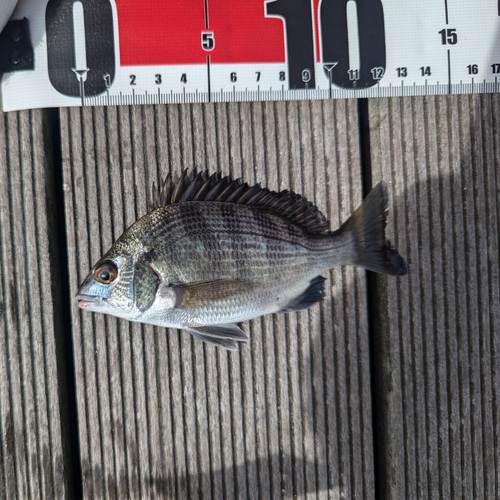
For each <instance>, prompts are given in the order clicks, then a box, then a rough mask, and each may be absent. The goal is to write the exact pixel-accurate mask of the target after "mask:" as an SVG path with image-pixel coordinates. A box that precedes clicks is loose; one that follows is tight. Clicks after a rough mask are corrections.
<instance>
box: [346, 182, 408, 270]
mask: <svg viewBox="0 0 500 500" xmlns="http://www.w3.org/2000/svg"><path fill="white" fill-rule="evenodd" d="M386 217H387V186H386V184H385V182H384V181H382V182H380V183H379V184H377V185H376V186H375V187H374V188H373V189H372V190H371V191H370V192H369V193H368V196H367V197H366V198H365V199H364V200H363V203H362V204H361V206H360V207H358V208H357V210H356V211H355V212H354V213H353V214H352V215H351V217H350V218H349V219H348V220H347V221H346V222H345V223H344V224H343V225H342V227H341V228H340V230H339V231H342V232H344V231H351V232H352V234H353V235H354V239H355V242H354V256H353V259H352V261H351V262H350V263H351V264H352V265H354V266H359V267H364V268H365V269H369V270H370V271H375V272H377V273H382V274H390V275H393V276H403V275H404V274H406V273H407V272H408V269H407V267H406V262H405V261H404V259H403V257H401V255H399V253H398V251H397V250H396V249H395V248H394V247H393V246H392V245H391V243H390V241H389V240H386V238H385V226H386Z"/></svg>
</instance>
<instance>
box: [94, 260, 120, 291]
mask: <svg viewBox="0 0 500 500" xmlns="http://www.w3.org/2000/svg"><path fill="white" fill-rule="evenodd" d="M117 275H118V270H117V269H116V266H115V265H114V264H113V262H104V263H103V264H101V265H100V266H99V267H98V268H97V269H96V270H95V272H94V276H95V279H96V280H97V281H98V282H99V283H102V284H103V285H109V284H110V283H111V282H113V281H115V279H116V276H117Z"/></svg>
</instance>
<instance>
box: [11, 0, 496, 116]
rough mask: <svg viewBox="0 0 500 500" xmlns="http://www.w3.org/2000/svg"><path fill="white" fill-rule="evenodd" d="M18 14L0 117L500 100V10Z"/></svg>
mask: <svg viewBox="0 0 500 500" xmlns="http://www.w3.org/2000/svg"><path fill="white" fill-rule="evenodd" d="M138 5H139V2H137V0H115V1H112V0H48V1H45V2H43V1H41V0H21V2H20V4H19V6H18V8H17V10H16V12H15V13H14V19H20V18H23V17H27V18H28V21H29V23H30V27H31V37H32V42H33V45H34V46H35V70H33V71H25V72H17V73H13V74H9V75H4V77H3V81H2V104H3V108H4V110H12V109H24V108H33V107H46V106H79V105H115V104H154V103H187V102H210V101H214V102H215V101H250V100H252V101H262V100H289V99H332V98H350V97H386V96H407V95H430V94H459V93H489V92H499V90H500V88H499V83H498V76H499V75H500V37H499V33H500V0H476V1H474V2H471V1H469V0H421V1H419V2H414V1H410V0H267V1H266V0H240V1H237V0H196V1H195V0H192V1H189V2H183V1H177V2H175V1H169V2H166V1H165V2H159V1H153V0H151V1H150V2H149V3H147V2H141V3H140V5H141V6H140V7H139V6H138Z"/></svg>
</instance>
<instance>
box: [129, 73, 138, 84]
mask: <svg viewBox="0 0 500 500" xmlns="http://www.w3.org/2000/svg"><path fill="white" fill-rule="evenodd" d="M136 80H137V77H136V76H135V75H130V85H137V84H136V83H135V81H136Z"/></svg>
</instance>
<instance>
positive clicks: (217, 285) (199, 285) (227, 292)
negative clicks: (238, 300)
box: [169, 279, 255, 309]
mask: <svg viewBox="0 0 500 500" xmlns="http://www.w3.org/2000/svg"><path fill="white" fill-rule="evenodd" d="M169 286H170V287H171V288H172V289H173V291H174V292H175V296H176V301H175V308H176V309H194V308H198V307H206V306H210V305H213V304H217V303H220V302H223V301H229V300H230V299H231V298H232V297H238V296H240V295H241V294H243V293H248V292H249V291H250V290H252V288H254V287H255V284H254V283H253V282H252V281H251V280H244V279H242V280H239V279H237V280H214V281H198V282H195V283H172V284H170V285H169Z"/></svg>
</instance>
